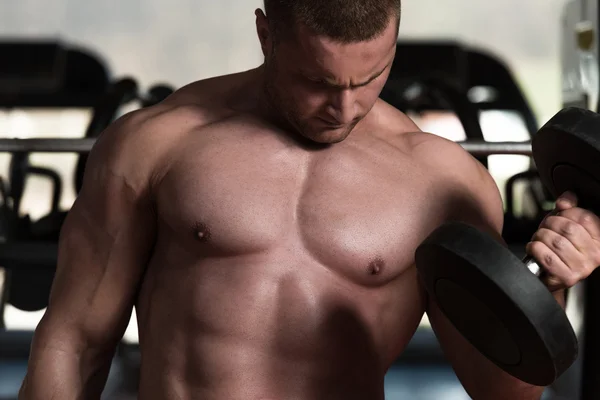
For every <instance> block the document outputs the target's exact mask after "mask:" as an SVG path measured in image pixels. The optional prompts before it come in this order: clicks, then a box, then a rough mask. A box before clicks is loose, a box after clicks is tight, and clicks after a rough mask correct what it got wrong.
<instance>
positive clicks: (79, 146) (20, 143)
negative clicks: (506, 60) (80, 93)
mask: <svg viewBox="0 0 600 400" xmlns="http://www.w3.org/2000/svg"><path fill="white" fill-rule="evenodd" d="M95 142H96V139H95V138H83V139H64V138H46V139H0V152H8V153H16V152H30V153H36V152H41V153H87V152H89V151H90V150H91V148H92V146H93V145H94V143H95ZM459 144H460V145H461V146H462V147H463V148H464V149H465V150H466V151H468V152H469V153H471V154H473V155H474V156H489V155H494V154H513V155H524V156H530V155H531V142H485V141H483V140H469V141H467V142H459Z"/></svg>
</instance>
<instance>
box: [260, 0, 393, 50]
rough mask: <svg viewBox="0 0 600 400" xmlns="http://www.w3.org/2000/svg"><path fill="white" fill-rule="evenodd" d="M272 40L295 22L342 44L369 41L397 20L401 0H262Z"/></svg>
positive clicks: (288, 30)
mask: <svg viewBox="0 0 600 400" xmlns="http://www.w3.org/2000/svg"><path fill="white" fill-rule="evenodd" d="M264 2H265V12H266V14H267V18H268V19H269V25H270V27H271V30H272V32H273V35H274V36H275V39H276V41H277V39H282V38H283V37H286V35H289V34H290V33H292V32H293V29H294V27H295V26H297V24H301V25H304V26H305V27H307V28H308V29H309V30H310V31H312V32H313V33H315V34H316V35H323V36H327V37H329V38H331V39H333V40H337V41H339V42H342V43H353V42H362V41H366V40H370V39H373V38H375V37H376V36H378V35H380V34H382V33H383V31H385V29H386V28H387V27H388V25H389V23H390V20H391V18H392V17H395V18H396V19H397V23H398V24H399V23H400V4H401V0H264Z"/></svg>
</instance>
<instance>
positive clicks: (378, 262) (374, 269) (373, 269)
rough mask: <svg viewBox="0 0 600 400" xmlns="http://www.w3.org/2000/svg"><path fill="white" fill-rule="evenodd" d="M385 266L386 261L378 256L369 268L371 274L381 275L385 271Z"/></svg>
mask: <svg viewBox="0 0 600 400" xmlns="http://www.w3.org/2000/svg"><path fill="white" fill-rule="evenodd" d="M384 266H385V261H383V259H382V258H377V259H375V260H373V261H371V263H370V264H369V268H368V269H367V271H368V273H369V275H373V276H375V275H381V273H382V272H383V267H384Z"/></svg>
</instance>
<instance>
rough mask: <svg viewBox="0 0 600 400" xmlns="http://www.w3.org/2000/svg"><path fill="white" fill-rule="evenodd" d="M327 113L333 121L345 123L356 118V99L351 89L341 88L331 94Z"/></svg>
mask: <svg viewBox="0 0 600 400" xmlns="http://www.w3.org/2000/svg"><path fill="white" fill-rule="evenodd" d="M328 111H329V114H330V116H331V117H332V118H333V119H335V123H337V124H340V125H346V124H349V123H351V122H352V121H354V118H356V100H355V93H354V91H353V90H352V89H342V90H338V91H336V92H334V93H332V94H331V100H330V103H329V110H328Z"/></svg>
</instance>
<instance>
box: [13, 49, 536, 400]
mask: <svg viewBox="0 0 600 400" xmlns="http://www.w3.org/2000/svg"><path fill="white" fill-rule="evenodd" d="M393 40H394V38H392V42H391V43H393ZM392 58H393V57H392ZM386 63H387V59H386V58H385V57H382V58H381V63H380V64H381V65H374V67H373V72H374V73H376V72H378V70H379V69H380V68H381V67H382V66H386ZM263 75H264V70H263V68H262V67H261V68H258V69H256V70H251V71H247V72H244V73H240V74H235V75H229V76H224V77H219V78H214V79H210V80H205V81H200V82H197V83H194V84H191V85H189V86H187V87H185V88H182V89H181V90H179V91H178V92H177V93H176V94H174V95H173V96H171V97H170V98H169V99H168V100H167V101H165V102H163V103H161V104H160V105H158V106H156V107H153V108H149V109H145V110H140V111H136V112H132V113H130V114H128V115H126V116H124V117H123V118H121V119H120V120H119V121H117V122H116V123H114V124H113V125H112V126H111V127H110V128H109V129H108V130H107V131H106V132H104V133H103V135H102V136H101V138H100V139H99V141H98V142H97V144H96V145H95V147H94V149H93V150H92V152H91V153H90V158H89V161H88V165H87V168H86V175H85V181H84V186H83V189H82V191H81V193H80V195H79V197H78V198H77V200H76V202H75V204H74V206H73V208H72V210H71V212H70V213H69V216H68V218H67V221H66V222H65V225H64V227H63V230H62V233H61V238H60V249H59V263H58V270H57V275H56V278H55V282H54V285H53V288H52V294H51V299H50V305H49V307H48V310H47V312H46V313H45V315H44V317H43V319H42V321H41V322H40V324H39V326H38V328H37V330H36V334H35V337H34V341H33V345H32V353H31V359H30V362H29V369H28V373H27V377H26V379H25V382H24V384H23V387H22V390H21V393H20V399H86V400H87V399H95V398H99V396H100V393H101V391H102V389H103V387H104V384H105V382H106V378H107V374H108V369H109V367H110V362H111V359H112V356H113V355H114V351H115V347H116V345H117V343H118V342H119V340H120V339H121V338H122V335H123V332H124V330H125V328H126V325H127V322H128V321H129V317H130V315H131V310H132V307H133V306H134V305H135V307H136V311H137V316H138V327H139V338H140V350H141V355H142V357H141V372H140V381H139V398H140V399H161V400H183V399H203V400H212V399H215V400H216V399H240V400H242V399H243V400H250V399H264V400H266V399H272V400H274V399H281V400H284V399H285V400H315V399H324V400H332V399H344V400H349V399H357V400H359V399H360V400H364V399H369V400H383V399H384V376H385V374H386V372H387V369H388V368H389V367H390V365H391V364H392V363H393V362H394V360H395V359H396V358H397V357H398V356H399V355H400V354H401V353H402V351H403V349H404V348H405V346H406V345H407V343H408V342H409V340H410V339H411V337H412V335H413V334H414V332H415V330H416V328H417V326H418V324H419V322H420V320H421V318H422V317H423V314H424V312H426V311H427V312H428V314H429V318H430V320H431V322H432V325H433V327H434V329H435V331H436V334H437V335H438V337H439V339H440V342H441V343H442V346H443V348H444V350H445V352H446V355H447V356H448V359H449V360H450V361H451V362H452V365H453V366H454V368H455V370H456V372H457V375H458V377H459V378H460V379H461V382H463V384H464V385H465V388H466V389H467V391H468V392H469V394H470V395H471V396H472V397H473V398H475V399H484V398H485V399H492V398H498V399H507V398H511V399H533V398H536V397H537V398H539V394H540V393H541V391H540V389H539V388H533V387H531V386H528V385H525V384H523V383H522V382H518V381H516V380H515V379H513V378H511V377H508V376H507V375H505V374H504V373H502V372H501V371H499V370H497V369H496V368H495V367H494V366H493V365H491V364H490V363H489V362H488V361H487V360H485V359H483V357H482V356H481V355H479V354H478V353H477V352H476V351H474V349H473V348H472V347H470V346H469V345H468V343H466V342H465V341H464V339H462V337H460V335H458V333H457V332H456V331H455V330H454V329H453V328H452V327H451V325H450V324H449V323H448V321H447V320H445V319H444V317H443V316H442V315H441V313H440V312H439V308H438V307H437V306H436V305H435V304H434V303H432V302H431V301H429V300H428V298H427V296H426V294H425V292H424V290H423V289H422V286H421V285H420V282H419V279H418V276H417V272H416V268H415V266H414V252H415V249H416V248H417V246H418V245H419V244H420V243H421V242H422V241H423V240H424V239H425V238H426V236H427V235H428V234H429V233H430V232H431V231H433V230H434V229H435V228H436V227H437V226H438V225H439V224H441V223H443V222H445V221H448V220H452V219H456V220H462V221H465V222H469V223H472V224H473V225H476V226H478V227H480V228H481V229H483V230H486V231H487V232H489V233H491V234H493V235H495V236H497V237H499V232H500V231H501V229H502V218H503V214H502V202H501V199H500V195H499V193H498V189H497V187H496V185H495V183H494V182H493V180H492V179H491V177H490V176H489V174H488V173H487V171H485V169H484V168H483V167H482V166H481V165H480V164H478V163H477V162H476V161H475V160H474V159H473V158H472V157H471V156H470V155H469V154H467V153H466V152H465V151H464V150H463V149H462V148H461V147H460V146H458V145H457V144H455V143H452V142H450V141H446V140H444V139H442V138H439V137H437V136H435V135H431V134H427V133H422V132H420V131H419V129H418V128H417V127H416V126H415V125H414V123H412V122H411V121H410V120H409V119H408V118H407V117H406V116H405V115H403V114H402V113H400V112H399V111H397V110H396V109H394V108H392V107H391V106H389V105H388V104H386V103H384V102H383V101H381V100H373V104H372V107H370V108H369V107H367V108H365V109H364V110H362V109H361V110H362V111H357V112H363V111H364V115H362V116H361V118H359V119H357V120H355V119H354V117H353V115H351V114H350V113H349V114H348V115H345V114H344V113H339V114H338V115H336V116H335V119H336V120H337V122H338V123H342V122H343V123H344V124H346V126H348V125H351V126H353V128H354V129H341V130H339V131H338V130H337V129H336V128H335V127H332V128H331V129H326V130H325V131H323V129H321V134H320V135H321V136H319V133H318V132H319V130H318V129H317V128H316V126H317V125H318V123H317V125H310V126H309V125H306V126H305V127H304V129H305V130H304V132H306V138H304V137H300V136H299V135H294V134H290V132H289V130H287V129H283V128H281V127H280V125H278V124H275V123H273V122H272V119H269V118H266V117H265V113H264V110H261V109H260V108H259V107H256V101H255V99H256V98H257V95H258V93H260V89H259V88H260V83H259V82H260V81H261V79H262V77H263ZM367 75H368V74H367ZM384 75H387V73H386V74H384ZM385 78H386V76H383V77H382V78H381V79H385ZM336 84H338V83H336ZM344 84H345V83H344V82H342V83H341V85H344ZM351 84H352V83H351V82H350V86H351ZM356 90H358V89H356ZM364 90H365V96H364V97H362V98H367V97H368V96H369V93H368V90H369V89H368V88H367V89H364ZM376 91H377V90H374V92H376ZM336 93H337V92H336ZM340 93H344V95H351V93H350V92H346V91H344V92H340ZM352 93H354V92H352ZM375 97H376V95H375ZM286 101H290V99H289V98H288V99H282V103H285V102H286ZM339 101H340V102H344V101H348V99H347V98H342V97H340V98H339ZM342 108H343V107H342ZM298 111H301V110H298ZM301 121H303V120H302V119H300V118H299V119H298V124H300V123H301ZM330 122H331V121H330ZM321 123H322V122H321ZM323 132H325V133H323ZM317 137H319V138H321V139H323V138H325V139H324V141H325V142H328V143H330V144H317V143H315V142H314V139H315V138H317ZM310 138H312V139H313V140H307V139H310ZM338 139H339V140H338Z"/></svg>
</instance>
